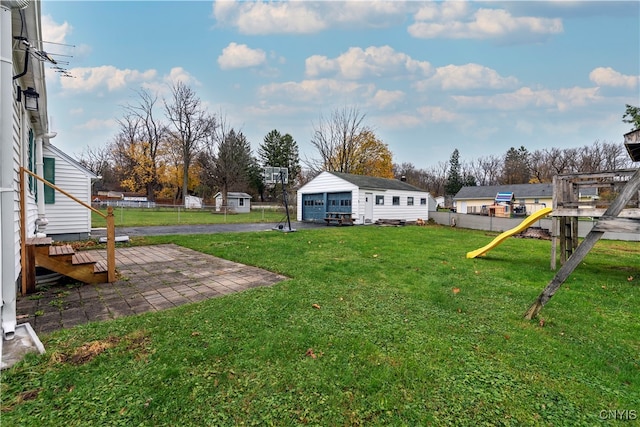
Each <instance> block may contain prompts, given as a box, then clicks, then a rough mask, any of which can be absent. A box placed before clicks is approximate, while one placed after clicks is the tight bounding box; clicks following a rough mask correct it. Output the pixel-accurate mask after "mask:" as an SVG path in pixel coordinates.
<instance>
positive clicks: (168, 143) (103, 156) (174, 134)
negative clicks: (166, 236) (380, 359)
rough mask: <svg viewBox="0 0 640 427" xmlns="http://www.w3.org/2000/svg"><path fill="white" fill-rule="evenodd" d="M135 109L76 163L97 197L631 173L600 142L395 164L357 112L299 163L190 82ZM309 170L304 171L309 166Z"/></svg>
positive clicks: (280, 139)
mask: <svg viewBox="0 0 640 427" xmlns="http://www.w3.org/2000/svg"><path fill="white" fill-rule="evenodd" d="M136 94H137V102H136V103H134V104H128V105H126V106H124V107H123V115H122V117H121V118H119V119H118V121H117V122H118V132H117V133H116V135H115V136H114V137H113V140H112V141H111V142H109V143H107V144H106V145H105V146H103V147H99V148H87V149H85V151H84V152H83V153H82V154H81V155H80V156H79V158H78V160H79V162H80V163H81V164H83V165H84V166H85V167H87V168H88V169H89V170H91V171H92V172H94V173H95V174H96V175H98V176H100V177H101V179H100V180H99V181H98V182H97V183H96V184H95V185H94V190H96V191H99V190H116V191H128V192H132V193H137V194H144V195H146V196H147V199H148V200H150V201H155V200H157V199H160V200H162V201H167V202H170V203H173V204H180V203H183V200H184V196H185V195H196V196H200V197H203V198H205V199H208V200H211V198H212V197H213V195H214V194H216V193H217V192H220V193H221V194H222V198H223V203H224V204H226V201H227V193H228V192H229V191H243V192H247V193H249V194H250V195H252V196H253V198H254V200H260V201H264V200H270V199H275V198H277V196H278V194H280V190H281V188H280V187H279V186H278V185H276V186H275V187H270V188H267V187H266V186H265V184H264V181H263V177H262V171H263V168H264V167H266V166H277V167H286V168H288V170H289V183H290V185H291V186H292V187H296V186H300V185H303V184H304V183H306V182H308V181H309V180H310V179H312V178H313V177H315V176H316V175H317V174H319V173H320V172H322V171H336V172H344V173H353V174H360V175H369V176H377V177H383V178H396V179H403V180H405V181H407V182H408V183H409V184H412V185H414V186H416V187H418V188H421V189H423V190H426V191H429V192H430V193H431V194H432V195H434V196H442V195H445V196H446V195H454V194H456V193H457V192H458V191H459V190H460V188H462V187H464V186H474V185H483V186H484V185H500V184H523V183H545V182H551V181H552V179H553V176H554V175H557V174H564V173H577V172H597V171H604V170H613V169H622V168H628V167H631V166H632V162H631V160H630V159H629V157H628V156H627V155H626V151H625V149H624V147H623V146H622V145H621V144H618V143H610V142H600V141H595V142H594V143H593V144H591V145H585V146H584V147H579V148H555V147H553V148H546V149H542V150H535V151H533V152H530V151H529V150H527V148H525V147H524V146H520V147H517V148H516V147H511V148H509V150H507V152H506V153H504V154H502V155H487V156H483V157H480V158H477V159H472V160H470V161H461V159H460V152H459V150H458V149H457V148H456V149H454V151H453V152H452V154H451V157H450V159H449V162H439V163H438V164H436V165H434V166H430V167H427V168H418V167H416V166H415V165H414V164H412V163H409V162H405V163H401V164H397V163H394V162H393V153H392V152H391V151H390V149H389V147H388V145H387V144H386V143H384V142H383V141H382V140H380V138H378V136H377V135H376V133H375V131H374V129H373V128H372V127H371V126H369V125H367V124H366V120H365V119H366V115H365V114H364V113H362V112H361V111H360V110H359V109H358V108H357V107H343V108H338V109H336V110H334V111H333V112H332V113H331V115H330V116H328V117H324V116H320V119H319V120H318V122H316V123H313V136H312V138H311V141H310V142H311V146H312V147H313V148H314V149H315V151H316V153H315V154H316V155H315V157H311V158H308V157H307V158H305V159H303V160H301V159H300V156H299V149H298V144H297V142H296V141H295V139H294V138H293V137H292V136H291V135H290V134H288V133H285V134H282V133H281V132H280V131H278V130H276V129H274V130H272V131H270V132H269V133H267V135H265V137H264V139H263V141H262V143H261V144H260V145H259V147H258V150H257V153H253V151H252V149H251V143H250V142H249V141H248V140H247V138H246V136H245V135H244V134H243V133H242V131H241V130H239V129H236V128H234V127H232V126H230V125H229V124H228V123H227V121H226V118H225V117H224V116H223V115H222V114H212V113H210V112H209V111H208V110H207V109H206V107H205V106H204V105H203V104H202V102H201V100H200V99H199V98H198V97H197V95H196V94H195V92H194V91H193V90H192V89H191V88H190V87H189V86H187V85H185V84H184V83H182V82H177V83H174V84H173V85H172V86H171V91H170V96H169V98H168V99H164V98H163V99H159V97H158V95H157V94H154V93H152V92H150V91H148V90H145V89H141V90H139V91H137V92H136ZM626 107H627V110H626V111H625V114H624V115H623V122H625V123H630V124H632V125H633V126H634V128H637V127H640V111H639V109H638V107H634V106H630V105H627V106H626ZM303 165H304V167H303Z"/></svg>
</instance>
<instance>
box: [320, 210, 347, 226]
mask: <svg viewBox="0 0 640 427" xmlns="http://www.w3.org/2000/svg"><path fill="white" fill-rule="evenodd" d="M324 220H325V222H326V223H327V225H329V224H333V223H335V224H336V225H353V217H352V214H351V212H327V216H326V217H325V218H324Z"/></svg>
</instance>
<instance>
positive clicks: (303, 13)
mask: <svg viewBox="0 0 640 427" xmlns="http://www.w3.org/2000/svg"><path fill="white" fill-rule="evenodd" d="M213 13H214V16H215V18H216V20H217V21H218V22H219V23H221V24H223V25H231V26H234V27H237V28H238V31H240V33H242V34H278V33H299V34H305V33H315V32H318V31H320V30H323V29H324V28H326V24H325V22H324V21H323V19H322V17H321V15H319V14H318V13H317V12H316V11H314V10H312V8H311V5H308V4H305V3H304V2H273V3H272V2H269V3H264V2H262V1H257V2H250V1H246V2H244V1H242V2H237V1H216V2H215V3H214V6H213Z"/></svg>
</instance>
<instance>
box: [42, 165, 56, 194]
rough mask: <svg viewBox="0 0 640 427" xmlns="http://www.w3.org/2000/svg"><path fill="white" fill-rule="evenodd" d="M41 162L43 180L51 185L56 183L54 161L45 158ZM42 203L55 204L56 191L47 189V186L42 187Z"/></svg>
mask: <svg viewBox="0 0 640 427" xmlns="http://www.w3.org/2000/svg"><path fill="white" fill-rule="evenodd" d="M43 160H44V162H43V174H44V176H43V178H44V179H46V180H47V181H49V182H50V183H52V184H55V183H56V159H54V158H52V157H45V158H44V159H43ZM44 202H45V203H46V204H49V205H51V204H54V203H55V202H56V191H55V190H54V189H53V188H51V187H49V186H48V185H47V184H45V185H44Z"/></svg>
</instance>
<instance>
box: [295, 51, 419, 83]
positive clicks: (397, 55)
mask: <svg viewBox="0 0 640 427" xmlns="http://www.w3.org/2000/svg"><path fill="white" fill-rule="evenodd" d="M305 66H306V75H307V76H309V77H317V76H320V75H323V74H329V73H336V74H338V75H340V76H341V77H343V78H346V79H352V80H357V79H361V78H363V77H386V76H405V75H406V74H408V73H410V74H420V75H426V74H428V73H429V72H430V71H431V64H429V63H428V62H426V61H417V60H415V59H412V58H411V57H410V56H409V55H407V54H405V53H402V52H397V51H395V50H394V49H393V48H392V47H390V46H380V47H377V46H370V47H368V48H366V49H364V50H363V49H362V48H359V47H351V48H349V50H347V52H345V53H343V54H342V55H340V56H338V57H337V58H336V59H329V58H327V57H326V56H320V55H314V56H311V57H309V58H307V60H306V61H305Z"/></svg>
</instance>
